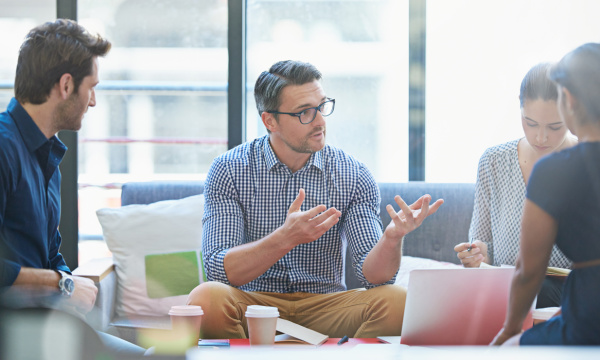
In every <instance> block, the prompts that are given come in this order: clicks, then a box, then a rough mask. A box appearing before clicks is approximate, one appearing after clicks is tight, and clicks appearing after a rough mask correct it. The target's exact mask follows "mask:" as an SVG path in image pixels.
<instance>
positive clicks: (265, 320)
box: [246, 305, 279, 346]
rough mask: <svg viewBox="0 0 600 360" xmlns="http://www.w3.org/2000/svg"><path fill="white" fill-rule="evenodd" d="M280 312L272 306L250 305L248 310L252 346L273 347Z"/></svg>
mask: <svg viewBox="0 0 600 360" xmlns="http://www.w3.org/2000/svg"><path fill="white" fill-rule="evenodd" d="M278 317H279V310H277V308H276V307H272V306H261V305H250V306H248V308H247V309H246V320H247V322H248V337H249V338H250V345H253V346H256V345H263V346H264V345H267V346H268V345H273V344H274V343H275V331H276V330H275V329H276V327H277V318H278Z"/></svg>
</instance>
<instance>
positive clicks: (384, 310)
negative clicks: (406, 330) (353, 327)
mask: <svg viewBox="0 0 600 360" xmlns="http://www.w3.org/2000/svg"><path fill="white" fill-rule="evenodd" d="M367 292H370V293H371V294H370V296H369V297H370V298H371V301H370V303H371V306H370V309H369V312H368V316H369V319H368V320H367V322H369V323H370V324H369V325H368V326H366V324H365V326H363V327H361V329H360V330H359V331H358V334H359V335H360V337H375V336H398V335H400V332H401V331H402V321H403V319H404V305H405V303H406V289H405V288H403V287H402V286H399V285H383V286H378V287H376V288H373V289H369V290H367Z"/></svg>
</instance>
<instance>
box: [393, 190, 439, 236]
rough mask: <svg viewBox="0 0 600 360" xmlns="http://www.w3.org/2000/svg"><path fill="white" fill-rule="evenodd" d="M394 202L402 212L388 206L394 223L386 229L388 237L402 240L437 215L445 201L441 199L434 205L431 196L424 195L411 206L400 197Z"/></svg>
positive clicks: (395, 198) (397, 196)
mask: <svg viewBox="0 0 600 360" xmlns="http://www.w3.org/2000/svg"><path fill="white" fill-rule="evenodd" d="M394 200H395V201H396V203H397V204H398V206H400V211H398V212H396V211H394V208H393V207H392V205H388V206H386V210H387V212H388V214H389V215H390V217H391V219H392V221H391V222H390V224H389V225H388V226H387V228H386V229H385V233H386V235H387V236H390V237H392V238H396V239H401V238H402V237H404V236H405V235H406V234H408V233H409V232H411V231H413V230H414V229H416V228H418V227H419V226H421V224H422V223H423V221H424V220H425V218H426V217H427V216H429V215H431V214H433V213H435V212H436V211H437V210H438V208H439V207H440V206H441V205H442V204H443V203H444V200H442V199H439V200H437V201H436V202H435V203H433V204H432V205H429V203H430V202H431V196H429V195H423V196H421V197H420V198H419V199H418V200H417V201H415V202H414V203H413V204H411V205H410V206H408V205H406V203H405V202H404V200H402V198H401V197H400V195H396V197H394Z"/></svg>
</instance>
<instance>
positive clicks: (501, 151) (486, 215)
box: [469, 140, 571, 268]
mask: <svg viewBox="0 0 600 360" xmlns="http://www.w3.org/2000/svg"><path fill="white" fill-rule="evenodd" d="M518 144H519V140H513V141H509V142H507V143H504V144H500V145H497V146H494V147H491V148H489V149H487V150H486V151H485V152H484V153H483V155H482V156H481V159H480V160H479V167H478V170H477V183H476V185H475V204H474V207H473V218H472V219H471V227H470V228H469V242H473V241H475V240H480V241H482V242H484V243H485V244H486V245H487V246H488V257H489V258H490V260H492V265H497V266H499V265H502V264H506V265H515V263H516V260H517V255H518V253H519V235H520V233H521V218H522V217H523V206H524V204H525V180H524V179H523V173H522V172H521V167H520V166H519V156H518V152H517V145H518ZM549 265H550V266H555V267H561V268H570V267H571V261H570V260H569V259H568V258H567V257H566V256H565V255H564V254H563V253H562V252H561V251H560V250H559V249H558V248H557V247H556V245H554V248H553V249H552V255H551V256H550V263H549Z"/></svg>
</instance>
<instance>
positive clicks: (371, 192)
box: [341, 166, 396, 289]
mask: <svg viewBox="0 0 600 360" xmlns="http://www.w3.org/2000/svg"><path fill="white" fill-rule="evenodd" d="M380 202H381V195H380V194H379V187H378V186H377V183H376V182H375V179H374V178H373V175H372V174H371V172H370V171H369V170H368V169H367V168H366V167H365V166H362V167H361V168H360V171H359V174H358V181H357V185H356V187H355V189H354V191H353V195H352V200H351V201H350V203H349V205H348V211H347V213H346V216H345V219H344V223H343V225H342V229H341V236H342V237H343V238H345V239H346V240H347V242H348V246H349V247H350V253H351V254H352V268H353V269H354V271H355V273H356V276H357V278H358V280H359V281H360V283H361V284H362V285H363V286H364V287H365V288H367V289H369V288H373V287H376V286H380V285H386V284H393V283H394V282H395V281H396V275H394V277H393V278H392V279H390V280H389V281H387V282H386V283H383V284H373V283H370V282H369V281H367V279H366V278H365V276H364V274H363V270H362V269H363V264H364V262H365V259H366V257H367V255H368V254H369V252H370V251H371V249H373V247H375V245H376V244H377V242H378V241H379V239H380V238H381V236H382V235H383V225H382V223H381V218H380V217H379V204H380Z"/></svg>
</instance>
